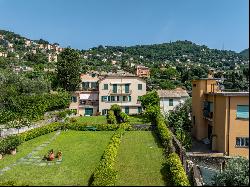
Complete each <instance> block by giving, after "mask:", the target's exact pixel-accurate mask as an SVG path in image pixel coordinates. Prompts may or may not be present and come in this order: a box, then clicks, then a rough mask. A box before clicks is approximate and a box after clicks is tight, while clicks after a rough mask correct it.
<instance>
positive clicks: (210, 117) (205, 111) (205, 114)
mask: <svg viewBox="0 0 250 187" xmlns="http://www.w3.org/2000/svg"><path fill="white" fill-rule="evenodd" d="M213 115H214V113H213V112H210V111H208V110H203V116H204V117H205V118H207V119H210V120H212V119H213Z"/></svg>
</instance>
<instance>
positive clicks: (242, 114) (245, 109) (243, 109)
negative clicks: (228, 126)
mask: <svg viewBox="0 0 250 187" xmlns="http://www.w3.org/2000/svg"><path fill="white" fill-rule="evenodd" d="M237 118H243V119H248V118H249V105H237Z"/></svg>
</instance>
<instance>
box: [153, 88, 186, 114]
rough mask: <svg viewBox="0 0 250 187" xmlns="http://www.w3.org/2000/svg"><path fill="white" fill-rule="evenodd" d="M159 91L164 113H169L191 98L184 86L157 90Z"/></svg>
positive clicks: (161, 107)
mask: <svg viewBox="0 0 250 187" xmlns="http://www.w3.org/2000/svg"><path fill="white" fill-rule="evenodd" d="M157 93H158V95H159V97H160V109H161V112H162V114H167V113H168V112H169V111H171V110H173V109H174V108H175V107H176V106H178V105H179V104H181V103H184V101H185V100H186V99H188V98H189V95H188V93H187V91H186V90H184V89H182V88H176V89H174V90H157Z"/></svg>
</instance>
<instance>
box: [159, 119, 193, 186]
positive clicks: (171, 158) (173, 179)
mask: <svg viewBox="0 0 250 187" xmlns="http://www.w3.org/2000/svg"><path fill="white" fill-rule="evenodd" d="M156 126H157V133H158V135H159V136H160V139H161V142H162V144H163V146H164V147H165V149H166V151H167V153H168V154H169V155H168V156H167V161H166V164H165V165H166V168H167V172H166V173H168V174H169V175H170V177H169V180H170V183H171V185H173V186H190V184H189V180H188V178H187V175H186V173H185V171H184V168H183V166H182V163H181V160H180V158H179V156H178V155H177V154H176V153H173V152H174V149H173V144H172V135H171V132H170V130H169V129H168V127H167V126H166V124H165V121H164V118H163V117H162V116H161V115H158V116H157V118H156Z"/></svg>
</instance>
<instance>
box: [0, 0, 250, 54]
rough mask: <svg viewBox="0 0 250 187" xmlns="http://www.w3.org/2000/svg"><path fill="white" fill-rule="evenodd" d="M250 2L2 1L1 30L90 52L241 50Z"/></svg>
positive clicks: (246, 36)
mask: <svg viewBox="0 0 250 187" xmlns="http://www.w3.org/2000/svg"><path fill="white" fill-rule="evenodd" d="M248 6H249V2H248V0H126V1H125V0H22V1H21V0H0V29H6V30H11V31H14V32H16V33H18V34H21V35H23V36H25V37H27V38H30V39H40V38H43V39H45V40H48V41H49V42H51V43H53V42H58V43H59V44H60V45H61V46H63V47H67V46H70V47H72V48H78V49H88V48H91V47H95V46H98V45H121V46H132V45H137V44H139V45H140V44H155V43H164V42H169V41H170V40H171V41H176V40H189V41H192V42H195V43H196V44H200V45H203V44H204V45H207V46H208V47H210V48H217V49H222V47H223V45H224V49H228V50H234V51H237V52H239V51H241V50H243V49H245V48H248V46H249V43H248V40H249V23H248V22H249V8H248Z"/></svg>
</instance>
